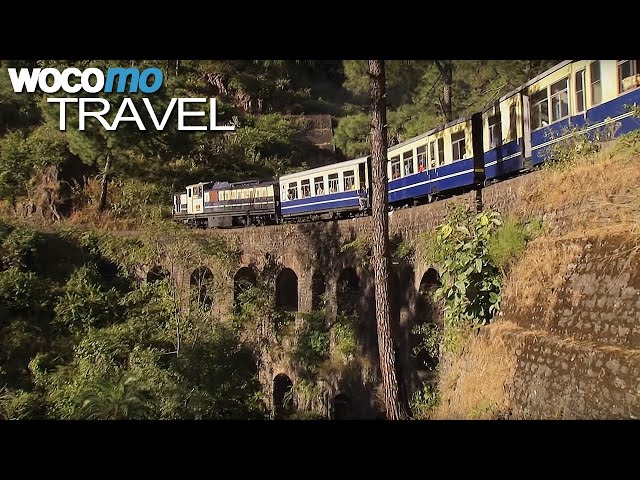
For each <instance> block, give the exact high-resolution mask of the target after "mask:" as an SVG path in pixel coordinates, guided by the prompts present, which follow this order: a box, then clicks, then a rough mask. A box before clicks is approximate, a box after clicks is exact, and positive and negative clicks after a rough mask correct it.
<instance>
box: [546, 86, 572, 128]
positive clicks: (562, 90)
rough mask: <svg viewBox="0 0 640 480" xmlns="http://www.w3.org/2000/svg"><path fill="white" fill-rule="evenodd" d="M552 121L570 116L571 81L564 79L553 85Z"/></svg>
mask: <svg viewBox="0 0 640 480" xmlns="http://www.w3.org/2000/svg"><path fill="white" fill-rule="evenodd" d="M550 93H551V121H552V122H557V121H558V120H562V119H563V118H565V117H568V116H569V79H568V78H563V79H562V80H559V81H557V82H556V83H554V84H552V85H551V92H550Z"/></svg>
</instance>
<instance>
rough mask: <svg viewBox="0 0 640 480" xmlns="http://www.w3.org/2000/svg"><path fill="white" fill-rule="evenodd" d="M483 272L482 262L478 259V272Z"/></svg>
mask: <svg viewBox="0 0 640 480" xmlns="http://www.w3.org/2000/svg"><path fill="white" fill-rule="evenodd" d="M481 271H482V260H481V259H480V258H476V272H478V273H480V272H481Z"/></svg>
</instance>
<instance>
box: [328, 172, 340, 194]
mask: <svg viewBox="0 0 640 480" xmlns="http://www.w3.org/2000/svg"><path fill="white" fill-rule="evenodd" d="M338 186H339V185H338V174H337V173H332V174H331V175H329V193H337V192H338Z"/></svg>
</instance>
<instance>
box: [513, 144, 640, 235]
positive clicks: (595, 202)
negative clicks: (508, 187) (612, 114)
mask: <svg viewBox="0 0 640 480" xmlns="http://www.w3.org/2000/svg"><path fill="white" fill-rule="evenodd" d="M617 145H618V144H617V143H616V142H614V143H613V145H609V146H608V147H607V148H605V149H603V150H602V151H601V152H599V153H597V154H594V155H590V156H587V157H584V158H581V159H578V160H576V161H575V162H574V163H572V164H571V165H570V166H568V167H565V168H549V169H545V170H543V171H542V172H541V175H540V177H539V178H540V181H539V182H537V183H536V184H535V185H534V186H533V188H531V190H529V191H528V192H526V193H525V194H524V195H523V196H522V197H521V199H522V201H521V202H518V203H519V205H520V207H519V209H518V211H516V212H514V213H516V215H517V216H518V217H521V218H526V217H527V216H529V215H531V214H535V215H541V214H542V215H544V214H549V213H552V212H561V211H563V210H565V209H567V208H572V209H575V208H579V209H581V214H578V215H571V217H567V220H568V221H569V222H570V225H567V231H568V230H579V229H590V228H599V227H606V226H608V225H612V224H617V225H618V226H619V228H622V227H624V228H625V229H626V230H627V231H638V230H639V227H640V157H638V156H637V155H629V153H627V152H625V151H624V150H622V149H620V148H617ZM572 213H573V212H572Z"/></svg>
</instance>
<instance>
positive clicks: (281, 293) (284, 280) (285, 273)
mask: <svg viewBox="0 0 640 480" xmlns="http://www.w3.org/2000/svg"><path fill="white" fill-rule="evenodd" d="M276 308H278V309H280V310H284V311H286V312H297V311H298V275H296V272H294V271H293V270H291V269H290V268H285V269H284V270H282V271H281V272H280V273H279V274H278V277H277V278H276Z"/></svg>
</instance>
